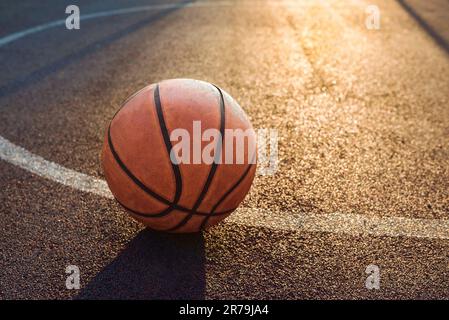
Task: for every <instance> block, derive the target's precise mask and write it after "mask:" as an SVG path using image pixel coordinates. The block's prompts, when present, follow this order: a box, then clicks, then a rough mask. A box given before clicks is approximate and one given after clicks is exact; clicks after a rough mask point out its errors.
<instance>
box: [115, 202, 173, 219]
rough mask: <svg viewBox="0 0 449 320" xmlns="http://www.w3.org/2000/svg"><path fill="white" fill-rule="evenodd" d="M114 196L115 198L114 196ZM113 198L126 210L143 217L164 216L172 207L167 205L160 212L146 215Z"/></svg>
mask: <svg viewBox="0 0 449 320" xmlns="http://www.w3.org/2000/svg"><path fill="white" fill-rule="evenodd" d="M114 198H115V197H114ZM115 200H116V201H117V202H118V203H119V204H120V205H121V206H122V207H123V208H125V209H126V210H128V211H130V212H132V213H133V214H135V215H136V216H139V217H143V218H160V217H163V216H166V215H167V214H169V213H170V212H171V211H173V208H172V207H170V206H169V207H167V208H166V209H164V210H162V211H160V212H157V213H151V216H149V215H146V214H144V213H142V212H139V211H136V210H133V209H131V208H128V207H127V206H125V205H124V204H123V203H121V202H120V201H119V200H118V199H117V198H115Z"/></svg>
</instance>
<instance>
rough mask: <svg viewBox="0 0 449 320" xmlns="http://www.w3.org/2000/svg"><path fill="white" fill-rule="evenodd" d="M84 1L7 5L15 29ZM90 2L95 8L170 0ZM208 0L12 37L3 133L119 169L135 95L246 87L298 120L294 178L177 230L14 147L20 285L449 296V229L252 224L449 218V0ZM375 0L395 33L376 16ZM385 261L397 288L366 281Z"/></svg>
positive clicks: (8, 285) (8, 250) (144, 293)
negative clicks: (387, 231) (201, 84)
mask: <svg viewBox="0 0 449 320" xmlns="http://www.w3.org/2000/svg"><path fill="white" fill-rule="evenodd" d="M198 2H200V1H198ZM167 3H168V2H164V4H167ZM68 4H72V1H40V2H39V4H38V3H37V2H35V1H21V2H20V3H18V2H17V1H3V2H2V3H1V4H0V37H5V36H8V35H10V34H13V33H15V32H19V31H22V30H24V29H27V28H31V27H34V26H36V25H41V24H45V23H48V22H51V21H54V20H60V19H64V18H65V16H66V15H65V7H66V5H68ZM77 4H78V5H79V7H80V9H81V15H83V14H84V13H86V14H87V13H93V12H102V11H108V10H114V9H120V8H125V7H126V8H128V7H135V6H143V5H155V4H157V2H156V1H127V2H126V3H125V2H124V1H123V2H120V1H110V0H109V1H102V2H100V3H94V2H93V1H79V2H78V3H77ZM200 4H202V5H195V6H190V7H189V6H187V7H182V6H173V7H167V8H165V9H164V8H162V9H155V10H142V11H141V12H136V13H129V14H121V15H114V16H108V17H100V18H96V19H89V20H86V21H81V29H80V30H72V31H69V30H66V29H65V28H64V26H59V27H54V28H48V29H46V30H44V31H41V32H37V33H35V34H32V35H29V36H26V37H23V38H21V39H18V40H17V41H13V42H11V43H8V44H6V45H4V46H1V47H0V59H1V61H2V62H1V65H2V72H1V73H0V123H1V127H0V135H1V136H2V137H4V138H6V139H8V140H9V141H11V142H13V143H14V144H16V145H18V146H21V147H23V148H25V149H26V150H28V151H30V152H32V153H34V154H36V155H39V156H41V157H43V158H45V159H47V160H49V161H52V162H55V163H58V164H59V165H61V166H64V167H67V168H70V169H73V170H76V171H78V172H82V173H85V174H88V175H90V176H93V177H96V178H102V172H101V169H100V165H99V152H100V149H101V145H102V141H103V134H104V129H105V128H106V126H107V124H108V121H109V120H110V119H111V117H112V116H113V114H114V113H115V111H116V110H117V108H118V107H119V106H120V104H121V102H122V101H123V100H124V99H125V98H126V97H127V96H129V95H130V94H132V93H133V92H135V91H137V90H138V89H140V88H141V87H143V86H145V85H147V84H150V83H153V82H158V81H160V80H162V79H167V78H181V77H182V78H195V79H202V80H205V81H209V82H212V83H214V84H217V85H219V86H220V87H222V88H224V89H225V90H226V91H228V92H229V93H230V94H231V95H232V96H233V97H234V98H235V99H236V100H237V101H238V102H239V103H240V105H241V106H242V107H243V108H244V109H245V111H246V112H247V114H248V115H249V117H250V118H251V121H252V123H253V126H254V127H255V128H272V129H277V130H278V132H279V167H278V171H277V172H276V174H275V175H273V176H260V175H259V176H257V177H256V179H255V181H254V184H253V187H252V189H251V191H250V194H249V196H248V197H247V198H246V200H245V202H244V203H243V204H242V209H243V210H244V212H245V215H244V216H243V218H241V221H240V222H239V223H233V222H232V221H230V222H227V223H224V224H221V225H219V226H217V227H215V228H213V229H211V230H209V231H207V232H205V233H203V234H194V235H171V234H162V233H156V232H152V231H148V230H144V229H143V228H142V227H141V226H140V225H139V224H137V223H136V222H134V221H133V220H132V219H131V218H130V217H128V216H127V215H126V214H125V213H124V212H123V211H122V209H121V208H120V207H119V206H118V205H117V204H116V202H115V201H114V200H111V199H107V198H104V197H101V196H98V195H95V194H89V193H84V192H81V191H78V190H76V189H74V188H70V187H67V186H63V185H61V184H58V183H56V182H54V181H51V180H48V179H44V178H42V177H39V176H37V175H34V174H32V173H30V172H28V171H26V170H23V169H22V168H19V167H17V166H15V165H13V164H11V163H8V162H6V161H1V162H0V173H1V174H0V190H1V192H0V201H1V203H2V205H1V206H0V217H1V219H0V230H1V231H0V270H1V271H0V298H2V299H15V298H19V299H29V298H32V299H39V298H58V299H68V298H90V299H92V298H139V299H151V298H155V299H161V298H197V299H204V298H206V299H214V298H219V299H220V298H227V299H230V298H261V299H264V298H274V299H280V298H295V299H303V298H307V299H309V298H310V299H317V298H326V299H328V298H329V299H336V298H350V299H358V298H392V299H403V298H419V299H430V298H445V299H448V298H449V242H448V240H447V239H448V234H447V233H449V230H447V233H446V234H445V235H446V237H436V238H435V237H433V238H432V237H428V238H427V237H422V238H416V237H413V236H411V237H408V236H389V235H372V234H367V233H363V232H362V233H360V234H357V233H356V232H348V233H344V232H343V233H341V232H340V231H337V230H332V228H330V230H327V231H326V232H324V231H307V230H304V228H298V230H295V229H294V228H290V229H285V228H281V227H280V226H278V227H277V226H276V223H274V222H273V223H267V226H264V225H263V224H260V223H259V224H254V223H252V222H251V221H254V220H258V214H260V212H265V213H266V212H268V213H269V214H270V213H271V214H272V215H273V217H279V216H282V219H284V220H287V221H288V220H289V219H290V218H291V219H295V217H296V216H297V215H301V216H304V215H320V214H323V215H324V214H332V213H335V212H339V213H342V214H348V215H362V216H366V217H367V218H368V219H369V218H370V217H375V218H384V217H388V218H391V217H393V218H401V217H404V218H408V219H410V221H413V219H429V221H430V219H432V221H440V222H441V223H447V219H449V76H448V75H449V52H448V51H447V47H445V45H444V39H446V38H447V39H449V37H448V34H449V32H448V30H449V28H447V21H448V20H447V17H448V16H447V15H448V13H449V10H448V8H449V4H448V3H447V2H445V1H433V2H432V4H433V6H428V7H426V8H421V7H420V6H419V5H417V4H416V1H391V0H374V1H363V0H360V1H357V0H350V1H343V0H338V1H337V0H328V1H325V0H323V1H306V0H300V1H276V2H273V1H271V2H269V1H235V2H234V1H226V2H224V1H215V2H214V1H210V2H209V1H208V2H200ZM370 4H376V5H377V6H378V7H379V8H380V13H381V26H380V29H379V30H368V29H367V28H366V26H365V19H366V16H367V13H366V12H365V10H366V7H367V6H368V5H370ZM404 4H405V6H404ZM429 7H430V9H429ZM406 8H408V9H406ZM410 8H411V9H412V11H410ZM432 8H436V9H432ZM413 10H416V11H413ZM411 12H413V13H415V14H416V15H418V16H419V17H422V20H420V19H417V18H416V16H415V15H414V14H412V13H411ZM442 16H443V17H446V19H442V18H441V17H442ZM423 21H427V22H426V23H427V24H425V25H423ZM444 21H446V24H444ZM429 28H430V29H429ZM429 30H432V31H433V33H432V32H430V33H429ZM435 33H438V34H441V38H438V39H435ZM246 220H247V221H246ZM268 220H269V218H268ZM273 221H274V220H273ZM407 221H408V220H407ZM443 233H444V231H443ZM370 264H375V265H378V266H379V268H380V272H381V281H380V285H381V287H380V289H379V290H368V289H366V288H365V279H366V277H367V276H368V275H367V274H366V273H365V269H366V267H367V266H368V265H370ZM68 265H77V266H78V267H79V268H80V270H81V285H82V288H81V290H67V289H66V288H65V279H66V277H67V275H66V274H65V268H66V266H68Z"/></svg>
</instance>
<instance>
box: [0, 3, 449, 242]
mask: <svg viewBox="0 0 449 320" xmlns="http://www.w3.org/2000/svg"><path fill="white" fill-rule="evenodd" d="M254 3H256V2H254ZM273 3H274V4H276V2H271V4H273ZM286 4H287V5H293V6H294V5H295V2H289V1H286V2H283V5H286ZM231 5H233V3H232V2H229V1H216V2H195V3H190V4H187V5H182V4H161V5H149V6H141V7H132V8H125V9H117V10H111V11H104V12H97V13H91V14H86V15H81V19H82V20H88V19H94V18H99V17H108V16H113V15H120V14H127V13H135V12H141V11H148V10H157V9H159V10H161V9H169V8H177V7H186V8H187V7H200V6H231ZM64 24H65V20H57V21H52V22H49V23H46V24H42V25H39V26H36V27H33V28H29V29H26V30H23V31H20V32H16V33H13V34H11V35H8V36H5V37H3V38H0V47H1V46H3V45H5V44H7V43H11V42H13V41H16V40H18V39H20V38H23V37H25V36H27V35H30V34H33V33H37V32H40V31H44V30H47V29H50V28H53V27H57V26H61V25H64ZM0 159H2V160H4V161H7V162H9V163H11V164H14V165H16V166H18V167H20V168H22V169H24V170H27V171H29V172H32V173H34V174H36V175H38V176H40V177H43V178H46V179H49V180H52V181H55V182H58V183H61V184H63V185H65V186H68V187H71V188H74V189H76V190H80V191H83V192H89V193H92V194H95V195H98V196H101V197H106V198H109V199H113V196H112V194H111V192H110V190H109V188H108V186H107V184H106V182H105V181H104V180H101V179H97V178H94V177H91V176H89V175H86V174H83V173H80V172H77V171H75V170H71V169H68V168H65V167H63V166H61V165H58V164H56V163H54V162H51V161H48V160H45V159H44V158H42V157H40V156H38V155H35V154H33V153H31V152H29V151H27V150H25V149H24V148H22V147H19V146H17V145H15V144H13V143H12V142H10V141H9V140H7V139H5V138H3V137H2V136H0ZM226 222H228V223H229V222H230V223H236V224H240V225H245V226H253V227H264V228H271V229H275V230H285V231H305V232H330V233H341V234H348V235H360V234H369V235H373V236H390V237H399V236H405V237H415V238H428V239H449V220H445V219H410V218H402V217H378V216H370V215H359V214H343V213H332V214H292V213H290V212H284V213H282V212H270V211H264V210H259V209H248V208H240V209H238V210H237V211H236V212H235V213H234V214H232V215H231V216H230V217H229V218H228V219H226Z"/></svg>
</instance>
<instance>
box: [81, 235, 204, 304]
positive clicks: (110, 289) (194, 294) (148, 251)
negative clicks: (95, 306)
mask: <svg viewBox="0 0 449 320" xmlns="http://www.w3.org/2000/svg"><path fill="white" fill-rule="evenodd" d="M205 283H206V280H205V253H204V238H203V235H202V233H195V234H168V233H161V232H156V231H151V230H148V229H145V230H142V231H141V232H140V233H139V234H138V235H137V236H136V237H135V238H134V239H133V240H132V241H131V242H130V243H129V244H128V246H127V247H126V248H125V249H124V250H123V251H122V252H121V253H120V254H119V255H118V256H117V257H116V258H115V259H114V260H113V261H112V262H111V263H110V264H109V265H107V266H106V267H105V268H104V269H103V270H102V271H100V272H99V273H98V274H97V275H96V276H95V277H94V278H93V279H92V280H91V281H90V282H89V283H88V284H87V285H86V286H84V288H83V289H82V290H81V292H80V294H79V295H78V296H77V297H76V299H204V295H205Z"/></svg>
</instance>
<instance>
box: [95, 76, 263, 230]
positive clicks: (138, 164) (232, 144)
mask: <svg viewBox="0 0 449 320" xmlns="http://www.w3.org/2000/svg"><path fill="white" fill-rule="evenodd" d="M239 134H241V135H239ZM242 141H243V142H242ZM255 144H256V136H255V133H254V131H253V130H252V126H251V123H250V122H249V120H248V118H247V117H246V115H245V113H244V111H243V110H242V108H241V107H240V106H239V105H238V104H237V102H235V100H234V99H233V98H231V96H230V95H229V94H228V93H226V92H225V91H223V90H222V89H220V88H218V87H216V86H214V85H212V84H210V83H207V82H203V81H198V80H190V79H173V80H166V81H162V82H160V83H157V84H152V85H149V86H147V87H145V88H143V89H141V90H140V91H138V92H137V93H135V94H134V95H133V96H131V97H130V98H128V100H126V101H125V103H124V104H123V106H122V107H121V108H120V110H119V111H118V112H117V113H116V114H115V116H114V117H113V119H112V120H111V123H110V124H109V127H108V129H107V132H106V137H105V141H104V145H103V150H102V166H103V170H104V174H105V177H106V181H107V183H108V185H109V188H110V189H111V191H112V193H113V194H114V196H115V198H116V199H117V201H118V202H119V203H120V204H121V205H122V206H123V207H124V208H125V209H126V210H127V211H128V212H129V213H130V215H131V216H132V217H134V218H135V219H136V220H138V221H140V222H141V223H143V224H144V225H146V226H147V227H150V228H152V229H155V230H161V231H167V232H196V231H200V230H202V229H207V228H209V227H210V226H212V225H214V224H216V223H218V222H219V221H221V220H223V219H224V218H225V217H227V216H228V215H229V214H230V213H231V212H232V211H234V210H235V209H236V208H237V206H238V205H239V204H240V203H241V202H242V201H243V199H244V198H245V196H246V194H247V193H248V191H249V188H250V187H251V183H252V181H253V179H254V175H255V171H256V164H255V162H256V161H255V159H256V149H255ZM242 145H243V147H242ZM252 146H254V148H253V147H252ZM211 160H212V161H211Z"/></svg>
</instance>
